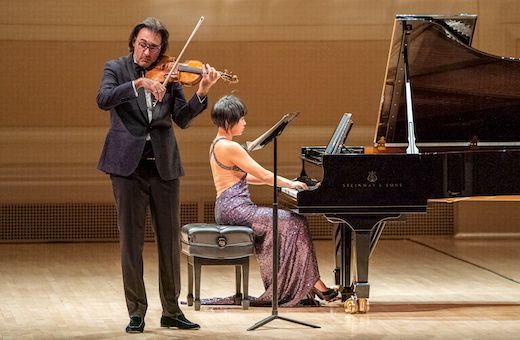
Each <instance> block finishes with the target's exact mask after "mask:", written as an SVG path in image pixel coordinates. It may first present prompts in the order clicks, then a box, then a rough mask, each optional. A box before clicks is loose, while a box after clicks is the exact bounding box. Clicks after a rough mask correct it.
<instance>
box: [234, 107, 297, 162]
mask: <svg viewBox="0 0 520 340" xmlns="http://www.w3.org/2000/svg"><path fill="white" fill-rule="evenodd" d="M299 114H300V112H290V113H286V114H285V115H284V116H283V117H282V118H281V119H280V120H279V121H278V122H277V123H276V124H274V125H273V126H272V127H271V128H270V129H269V130H267V131H266V132H264V133H263V134H262V135H261V136H260V137H258V138H257V139H255V140H254V141H252V142H246V143H245V144H244V149H246V151H247V152H251V151H255V150H259V149H261V148H262V146H263V144H262V143H263V142H264V141H265V140H266V139H268V138H269V137H270V136H271V134H272V133H273V132H274V131H276V129H277V128H278V127H280V126H281V125H282V124H287V123H289V122H290V121H291V120H293V119H294V118H295V117H296V116H298V115H299Z"/></svg>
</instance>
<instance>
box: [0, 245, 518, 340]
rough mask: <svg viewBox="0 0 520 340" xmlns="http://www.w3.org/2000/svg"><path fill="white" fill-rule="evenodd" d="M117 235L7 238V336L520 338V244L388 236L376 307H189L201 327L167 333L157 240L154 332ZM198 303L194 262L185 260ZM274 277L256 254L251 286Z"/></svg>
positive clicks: (217, 275) (256, 289)
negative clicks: (135, 294) (96, 239)
mask: <svg viewBox="0 0 520 340" xmlns="http://www.w3.org/2000/svg"><path fill="white" fill-rule="evenodd" d="M315 245H316V251H317V254H318V259H319V264H320V272H321V274H322V278H323V279H324V281H325V282H326V283H327V284H332V283H333V279H332V272H331V270H332V265H333V256H332V243H331V241H315ZM118 252H119V251H118V244H117V243H49V244H0V278H1V279H0V293H1V295H0V339H2V340H4V339H126V338H132V339H155V338H167V339H183V338H188V337H189V338H206V339H232V338H233V339H236V338H246V337H247V338H267V339H296V338H297V339H311V338H312V339H347V338H353V339H484V338H489V339H518V338H519V334H520V263H519V262H520V261H519V260H520V240H519V239H515V240H506V239H503V240H455V239H453V238H439V237H436V238H410V239H402V240H381V241H380V242H379V245H378V247H377V249H376V251H375V252H374V254H373V256H372V258H371V260H370V273H369V281H370V284H371V294H370V295H371V299H370V307H371V309H370V312H369V313H367V314H355V315H350V314H346V313H345V312H344V309H343V308H342V306H343V304H342V303H340V302H339V301H336V302H333V303H329V304H325V305H323V306H321V307H306V308H280V309H279V315H280V316H284V317H288V318H292V319H296V320H299V321H304V322H307V323H311V324H315V325H319V326H321V328H319V329H312V328H308V327H305V326H301V325H297V324H293V323H289V322H286V321H283V320H275V321H273V322H270V323H268V324H267V325H265V326H263V327H260V328H258V329H257V330H255V331H247V328H248V327H250V326H252V325H253V324H255V323H256V322H257V321H260V320H262V319H264V318H266V317H268V316H269V315H271V309H270V308H259V307H256V308H250V309H249V310H247V311H244V310H242V309H241V307H239V306H202V308H201V310H200V311H197V312H196V311H194V310H193V309H192V307H188V306H186V305H183V306H182V309H183V311H184V312H185V314H186V316H187V317H188V319H190V320H192V321H195V322H197V323H199V324H201V326H202V328H201V329H200V330H197V331H181V330H177V329H164V328H161V327H160V325H159V318H160V316H161V309H160V303H159V297H158V287H157V268H156V267H157V261H156V253H155V245H154V244H153V243H147V244H146V245H145V280H146V284H147V293H148V300H149V309H148V314H147V315H146V328H145V332H144V333H143V334H131V335H129V334H126V333H125V332H124V328H125V326H126V324H127V322H128V316H127V314H126V307H125V304H124V297H123V292H122V282H121V275H120V267H119V253H118ZM182 261H183V262H182V282H183V287H182V293H181V299H182V300H185V299H186V291H187V288H186V282H187V276H186V258H185V257H184V256H183V259H182ZM233 289H234V270H233V268H232V267H212V266H209V267H203V271H202V288H201V295H202V297H214V296H229V295H232V294H233ZM261 292H262V283H261V281H260V276H259V272H258V267H257V265H256V261H255V260H254V258H252V259H251V274H250V294H251V295H253V296H258V295H259V294H260V293H261Z"/></svg>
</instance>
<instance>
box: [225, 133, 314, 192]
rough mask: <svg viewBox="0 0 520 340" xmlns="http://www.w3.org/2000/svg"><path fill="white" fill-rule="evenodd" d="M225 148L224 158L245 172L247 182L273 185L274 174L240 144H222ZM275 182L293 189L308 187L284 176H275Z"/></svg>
mask: <svg viewBox="0 0 520 340" xmlns="http://www.w3.org/2000/svg"><path fill="white" fill-rule="evenodd" d="M223 147H224V148H225V149H226V150H225V153H224V154H226V155H227V157H225V158H226V160H227V161H229V162H231V163H233V164H234V165H236V166H238V167H239V168H240V169H242V170H243V171H245V172H247V182H248V183H249V184H253V185H271V186H272V185H273V184H274V183H273V181H274V174H273V173H272V172H271V171H269V170H267V169H265V168H264V167H262V166H261V165H260V164H258V162H256V161H255V160H254V159H253V158H252V157H251V156H250V155H249V154H248V153H247V151H246V150H244V148H242V146H240V144H238V143H236V142H231V143H226V144H225V145H223ZM220 154H222V153H220ZM219 158H220V157H219ZM276 182H277V183H276V184H277V185H278V186H279V187H285V188H293V189H308V188H307V185H306V184H305V183H302V182H299V181H291V180H289V179H287V178H285V177H282V176H277V180H276Z"/></svg>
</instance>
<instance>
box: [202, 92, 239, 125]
mask: <svg viewBox="0 0 520 340" xmlns="http://www.w3.org/2000/svg"><path fill="white" fill-rule="evenodd" d="M246 114H247V107H246V105H245V104H244V102H242V100H240V98H238V97H237V96H235V95H232V94H231V95H227V96H224V97H222V98H220V99H219V100H217V102H216V103H215V104H214V105H213V108H212V109H211V120H212V121H213V124H215V125H216V126H218V127H221V128H224V130H226V131H229V129H231V128H232V127H233V126H235V125H236V124H237V123H238V121H239V120H240V118H242V117H244V116H245V115H246Z"/></svg>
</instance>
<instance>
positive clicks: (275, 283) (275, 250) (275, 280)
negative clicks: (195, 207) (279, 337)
mask: <svg viewBox="0 0 520 340" xmlns="http://www.w3.org/2000/svg"><path fill="white" fill-rule="evenodd" d="M288 123H289V122H288V121H286V122H284V123H283V124H281V125H280V126H279V127H278V128H277V129H276V130H275V131H273V133H272V134H271V136H269V137H267V138H266V141H264V142H263V143H262V145H265V144H267V143H268V142H269V141H270V140H271V139H272V140H273V148H274V154H273V162H274V165H273V167H274V169H273V175H274V180H273V182H274V183H273V192H274V195H273V283H272V288H273V298H272V312H271V315H270V316H268V317H267V318H265V319H263V320H260V321H258V322H257V323H255V324H254V325H253V326H251V327H249V328H248V329H247V330H248V331H252V330H255V329H257V328H258V327H261V326H263V325H265V324H267V323H269V322H271V321H273V320H276V319H281V320H285V321H289V322H293V323H297V324H300V325H303V326H308V327H312V328H320V326H315V325H312V324H309V323H305V322H302V321H297V320H293V319H289V318H286V317H283V316H280V315H278V261H279V259H278V257H279V249H278V248H279V246H278V186H277V178H276V177H277V137H278V136H279V135H280V134H281V133H282V131H283V129H284V128H285V126H286V125H287V124H288Z"/></svg>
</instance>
